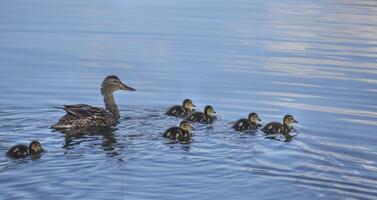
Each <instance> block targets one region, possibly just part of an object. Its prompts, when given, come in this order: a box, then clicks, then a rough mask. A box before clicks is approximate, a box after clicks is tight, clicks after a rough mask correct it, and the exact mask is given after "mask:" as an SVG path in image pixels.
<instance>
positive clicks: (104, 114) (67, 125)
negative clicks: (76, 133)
mask: <svg viewBox="0 0 377 200" xmlns="http://www.w3.org/2000/svg"><path fill="white" fill-rule="evenodd" d="M61 109H63V110H65V111H66V112H67V113H66V114H65V115H64V116H63V117H62V118H60V120H59V122H58V123H57V124H55V125H53V126H52V128H55V129H71V128H87V127H103V126H111V125H114V124H115V123H116V122H117V120H116V119H115V117H114V116H113V115H112V114H111V113H110V112H109V111H107V110H105V109H103V108H99V107H95V106H91V105H87V104H76V105H64V107H63V108H61Z"/></svg>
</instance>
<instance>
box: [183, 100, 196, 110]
mask: <svg viewBox="0 0 377 200" xmlns="http://www.w3.org/2000/svg"><path fill="white" fill-rule="evenodd" d="M183 107H184V108H185V109H186V110H189V111H192V110H194V108H195V105H194V104H193V103H192V101H191V99H185V100H184V101H183Z"/></svg>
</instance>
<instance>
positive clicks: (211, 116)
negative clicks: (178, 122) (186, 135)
mask: <svg viewBox="0 0 377 200" xmlns="http://www.w3.org/2000/svg"><path fill="white" fill-rule="evenodd" d="M215 113H216V112H215V110H214V109H213V107H212V106H209V105H207V106H206V107H205V108H204V113H203V112H193V113H191V114H190V115H188V116H187V117H186V118H185V120H187V121H190V122H199V123H203V124H212V123H213V122H214V120H215V119H216V117H215Z"/></svg>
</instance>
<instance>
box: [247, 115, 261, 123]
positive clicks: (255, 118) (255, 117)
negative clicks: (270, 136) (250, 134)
mask: <svg viewBox="0 0 377 200" xmlns="http://www.w3.org/2000/svg"><path fill="white" fill-rule="evenodd" d="M249 121H250V122H252V123H255V124H258V122H260V121H262V120H261V119H260V118H259V116H258V114H257V113H254V112H253V113H250V114H249Z"/></svg>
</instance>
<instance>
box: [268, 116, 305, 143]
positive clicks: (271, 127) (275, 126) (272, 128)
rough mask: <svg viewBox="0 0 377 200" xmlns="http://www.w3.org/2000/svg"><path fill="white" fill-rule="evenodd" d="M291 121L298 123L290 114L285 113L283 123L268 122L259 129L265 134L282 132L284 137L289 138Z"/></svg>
mask: <svg viewBox="0 0 377 200" xmlns="http://www.w3.org/2000/svg"><path fill="white" fill-rule="evenodd" d="M292 123H298V122H297V121H296V120H295V119H294V118H293V116H292V115H285V116H284V119H283V124H281V123H279V122H270V123H268V124H266V125H265V126H264V127H263V128H262V129H261V130H262V131H263V132H265V133H266V134H268V135H269V134H283V135H284V136H286V138H287V139H288V138H291V136H290V135H289V132H290V131H291V130H292Z"/></svg>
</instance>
